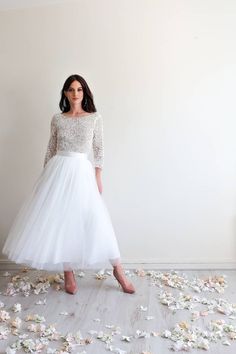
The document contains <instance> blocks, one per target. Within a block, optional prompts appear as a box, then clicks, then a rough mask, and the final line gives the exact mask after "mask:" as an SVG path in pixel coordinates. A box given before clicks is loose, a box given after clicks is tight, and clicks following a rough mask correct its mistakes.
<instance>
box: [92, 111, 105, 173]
mask: <svg viewBox="0 0 236 354" xmlns="http://www.w3.org/2000/svg"><path fill="white" fill-rule="evenodd" d="M93 156H94V166H95V167H100V168H102V167H103V160H104V141H103V121H102V116H101V114H98V116H97V118H96V121H95V127H94V134H93Z"/></svg>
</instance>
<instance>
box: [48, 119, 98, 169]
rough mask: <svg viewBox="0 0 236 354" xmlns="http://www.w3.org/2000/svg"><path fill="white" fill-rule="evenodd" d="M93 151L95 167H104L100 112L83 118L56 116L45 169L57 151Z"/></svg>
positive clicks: (52, 124)
mask: <svg viewBox="0 0 236 354" xmlns="http://www.w3.org/2000/svg"><path fill="white" fill-rule="evenodd" d="M91 149H93V156H94V166H95V167H100V168H102V167H103V159H104V143H103V121H102V116H101V114H99V113H98V112H95V113H91V114H89V115H86V116H81V117H75V118H72V117H66V116H65V115H63V114H62V113H57V114H54V115H53V117H52V120H51V131H50V138H49V142H48V146H47V151H46V155H45V159H44V167H45V166H46V164H47V163H48V161H49V160H50V159H51V158H52V157H53V156H54V155H56V153H57V151H58V150H60V151H75V152H83V153H87V154H89V152H90V151H91Z"/></svg>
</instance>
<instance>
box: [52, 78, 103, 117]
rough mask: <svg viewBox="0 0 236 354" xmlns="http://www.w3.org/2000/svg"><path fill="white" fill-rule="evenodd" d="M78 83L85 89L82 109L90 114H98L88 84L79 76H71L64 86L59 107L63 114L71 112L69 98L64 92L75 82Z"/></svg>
mask: <svg viewBox="0 0 236 354" xmlns="http://www.w3.org/2000/svg"><path fill="white" fill-rule="evenodd" d="M75 80H76V81H78V82H79V83H80V84H81V86H82V89H83V93H84V97H83V100H82V109H83V110H84V111H86V112H88V113H93V112H97V110H96V107H95V104H94V102H93V94H92V92H91V91H90V88H89V87H88V84H87V82H86V81H85V79H84V78H83V77H82V76H80V75H77V74H74V75H71V76H69V77H68V78H67V79H66V81H65V83H64V85H63V88H62V90H61V99H60V102H59V107H60V109H61V111H62V113H65V112H68V111H69V110H70V103H69V100H68V99H67V97H66V96H65V94H64V91H67V90H68V89H69V87H70V85H71V83H72V82H73V81H75Z"/></svg>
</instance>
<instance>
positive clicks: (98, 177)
mask: <svg viewBox="0 0 236 354" xmlns="http://www.w3.org/2000/svg"><path fill="white" fill-rule="evenodd" d="M96 181H97V186H98V190H99V193H100V194H102V177H101V168H98V167H96Z"/></svg>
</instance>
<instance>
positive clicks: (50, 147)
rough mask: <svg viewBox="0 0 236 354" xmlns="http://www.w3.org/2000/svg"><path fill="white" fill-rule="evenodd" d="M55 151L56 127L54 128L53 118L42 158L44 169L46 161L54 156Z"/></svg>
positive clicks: (53, 118)
mask: <svg viewBox="0 0 236 354" xmlns="http://www.w3.org/2000/svg"><path fill="white" fill-rule="evenodd" d="M56 151H57V127H56V121H55V116H53V117H52V120H51V132H50V138H49V142H48V146H47V151H46V155H45V158H44V167H45V166H46V164H47V163H48V161H49V160H50V159H51V158H52V157H53V156H54V155H55V154H56Z"/></svg>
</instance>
